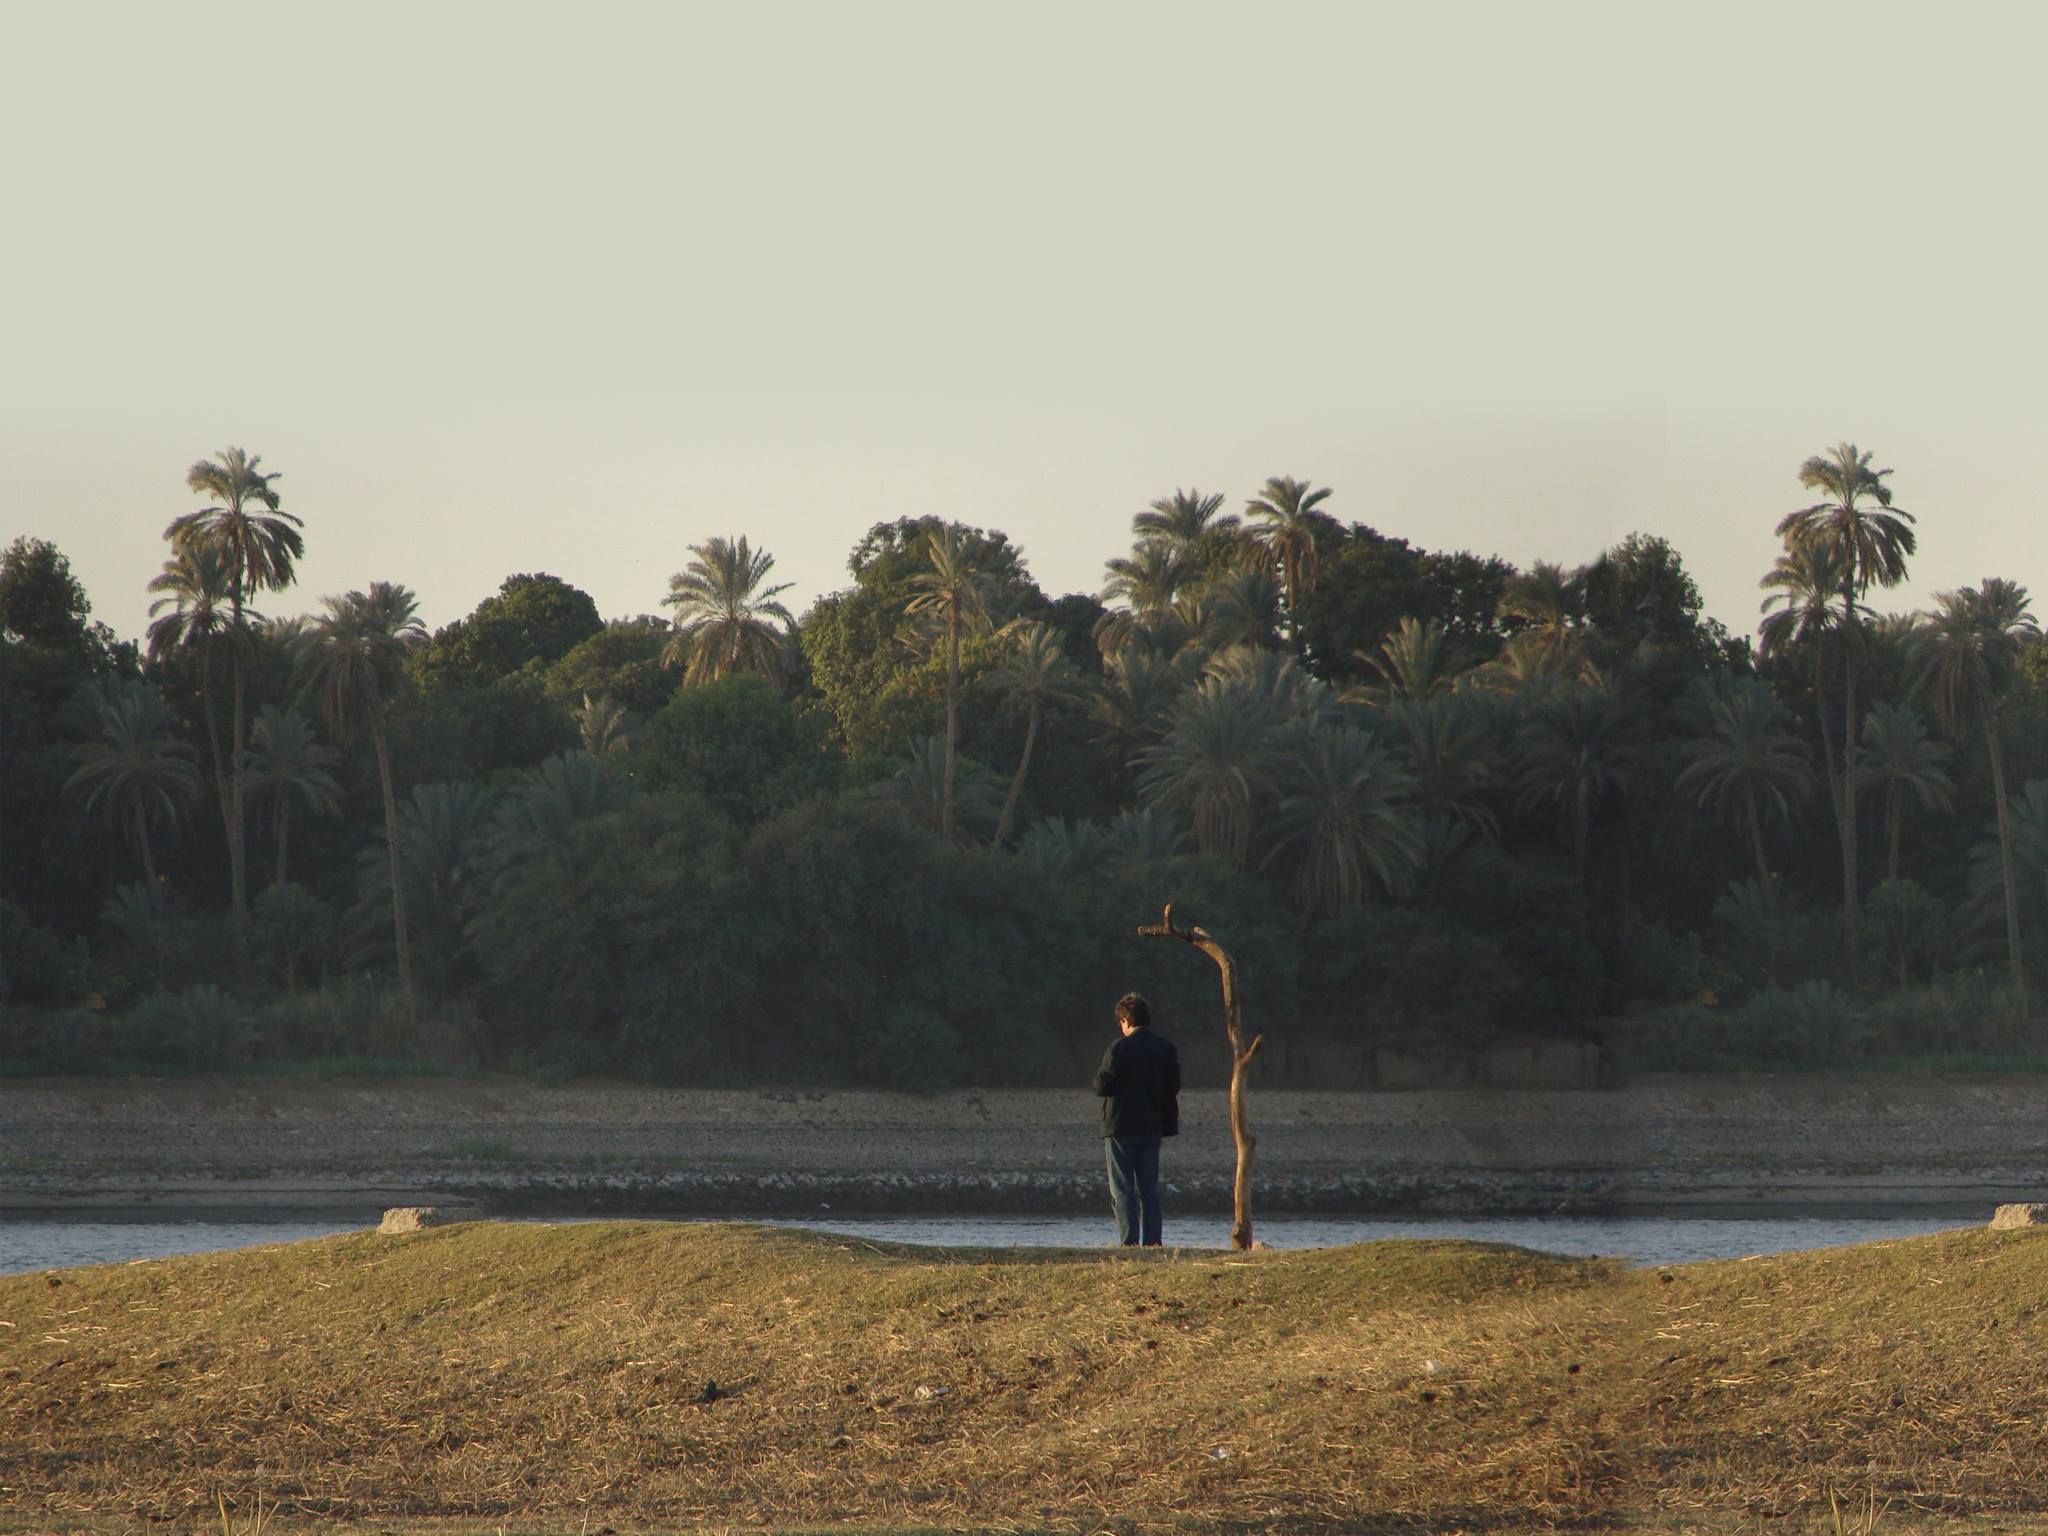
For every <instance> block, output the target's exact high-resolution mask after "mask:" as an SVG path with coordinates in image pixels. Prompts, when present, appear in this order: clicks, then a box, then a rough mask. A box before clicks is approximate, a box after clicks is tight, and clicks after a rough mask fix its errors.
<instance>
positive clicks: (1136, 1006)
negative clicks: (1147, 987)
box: [1116, 992, 1152, 1035]
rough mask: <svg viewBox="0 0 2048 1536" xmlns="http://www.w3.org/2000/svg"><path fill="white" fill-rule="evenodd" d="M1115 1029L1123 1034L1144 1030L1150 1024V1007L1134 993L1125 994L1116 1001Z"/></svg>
mask: <svg viewBox="0 0 2048 1536" xmlns="http://www.w3.org/2000/svg"><path fill="white" fill-rule="evenodd" d="M1116 1022H1117V1027H1118V1028H1120V1029H1122V1030H1123V1032H1124V1033H1125V1034H1127V1035H1128V1034H1130V1033H1131V1032H1132V1031H1133V1030H1139V1029H1146V1028H1149V1027H1150V1026H1151V1023H1152V1005H1151V1004H1150V1003H1148V1002H1146V1001H1145V999H1144V998H1143V997H1141V996H1139V995H1138V994H1137V993H1136V992H1126V993H1125V994H1124V995H1123V996H1122V997H1120V998H1118V999H1117V1000H1116Z"/></svg>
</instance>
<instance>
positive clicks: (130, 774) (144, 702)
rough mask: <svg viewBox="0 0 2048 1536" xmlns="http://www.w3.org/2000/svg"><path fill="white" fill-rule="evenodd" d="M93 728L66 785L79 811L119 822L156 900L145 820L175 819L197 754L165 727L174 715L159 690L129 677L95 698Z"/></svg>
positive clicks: (195, 782)
mask: <svg viewBox="0 0 2048 1536" xmlns="http://www.w3.org/2000/svg"><path fill="white" fill-rule="evenodd" d="M93 713H94V714H95V716H96V717H97V724H98V734H97V735H96V736H95V737H94V738H93V739H92V740H89V741H85V742H81V743H80V744H79V746H78V749H77V754H78V769H77V771H76V772H75V773H73V774H72V775H71V777H70V778H69V779H67V780H66V781H65V784H64V790H65V793H67V794H69V795H71V796H73V797H74V798H75V799H76V800H77V801H78V803H79V804H80V806H82V807H83V808H84V809H85V810H86V811H88V812H91V811H95V810H97V811H100V812H102V813H103V814H104V815H105V816H106V818H107V820H108V822H109V823H110V824H122V825H125V826H126V827H127V829H128V831H129V832H130V833H132V834H133V836H134V838H135V845H136V847H137V848H138V849H139V850H140V851H141V853H142V873H143V878H144V880H146V881H147V882H148V888H149V891H150V896H151V899H152V901H154V902H155V903H156V904H157V905H158V906H159V907H161V906H162V903H163V890H162V885H161V882H160V881H159V880H158V878H157V872H156V857H155V854H154V852H153V851H152V848H151V845H150V841H149V824H150V822H151V821H152V820H160V821H163V822H166V823H173V822H176V821H177V819H178V817H179V816H180V814H182V812H183V811H184V808H185V804H186V802H187V801H188V800H190V799H191V797H192V796H193V795H194V794H196V793H197V792H198V789H199V770H198V769H197V768H196V767H195V766H194V761H193V760H194V758H195V757H196V756H197V754H196V753H194V752H193V750H192V748H191V747H190V746H189V745H188V744H187V743H185V742H182V741H180V740H178V739H177V737H176V736H175V735H173V734H172V732H173V730H174V723H173V721H172V718H171V714H170V711H169V710H167V709H165V708H164V702H163V698H162V696H161V695H160V694H158V692H157V691H156V690H155V689H154V688H151V687H149V686H148V685H146V684H136V685H133V686H131V687H129V688H126V689H123V690H121V691H120V692H119V693H118V695H116V696H115V697H113V698H110V699H107V700H106V701H105V702H102V703H99V704H97V705H96V706H95V708H94V711H93Z"/></svg>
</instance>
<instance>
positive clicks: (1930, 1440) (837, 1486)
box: [0, 1222, 2048, 1532]
mask: <svg viewBox="0 0 2048 1536" xmlns="http://www.w3.org/2000/svg"><path fill="white" fill-rule="evenodd" d="M57 1278H58V1279H59V1280H60V1281H61V1283H59V1284H55V1285H52V1284H51V1283H50V1281H49V1279H48V1278H47V1277H45V1276H43V1275H28V1276H13V1277H6V1278H0V1324H5V1325H7V1326H0V1516H4V1517H6V1518H9V1519H11V1520H12V1521H14V1522H15V1523H16V1524H17V1525H18V1527H19V1528H22V1529H39V1528H44V1527H46V1526H47V1527H49V1528H64V1527H77V1526H88V1525H90V1526H95V1527H104V1528H110V1529H111V1528H120V1527H121V1526H122V1525H123V1524H125V1523H129V1522H152V1523H155V1522H165V1521H169V1522H173V1523H179V1524H190V1525H194V1526H202V1527H204V1526H208V1525H210V1527H211V1528H212V1529H216V1530H218V1529H219V1528H220V1524H219V1516H218V1512H217V1508H216V1501H217V1499H218V1498H219V1496H220V1495H221V1494H222V1493H223V1492H225V1493H226V1494H228V1495H229V1496H230V1497H231V1498H233V1499H236V1500H238V1501H240V1505H241V1507H243V1508H244V1509H246V1508H249V1507H253V1505H252V1501H253V1499H254V1498H255V1497H256V1496H257V1495H258V1494H260V1495H261V1496H262V1497H263V1499H264V1500H265V1502H266V1505H271V1504H274V1505H276V1506H277V1507H278V1509H279V1510H280V1511H281V1514H280V1516H279V1518H278V1520H277V1521H276V1522H274V1523H273V1524H272V1525H271V1527H270V1529H271V1530H272V1531H273V1532H279V1531H285V1530H291V1529H302V1528H303V1527H304V1525H305V1524H306V1523H308V1522H313V1523H321V1522H324V1521H327V1520H368V1519H376V1520H378V1521H380V1522H386V1523H389V1522H398V1523H416V1522H429V1523H432V1522H440V1521H445V1522H449V1523H450V1524H451V1525H462V1526H465V1527H472V1528H476V1529H482V1530H495V1529H498V1528H499V1526H500V1525H504V1526H506V1527H508V1528H510V1529H515V1530H517V1529H541V1530H549V1531H575V1530H579V1529H587V1530H588V1531H590V1532H596V1531H598V1530H600V1529H602V1528H604V1527H607V1526H609V1527H611V1528H612V1529H614V1530H618V1531H627V1530H650V1529H676V1528H698V1527H704V1526H721V1525H742V1526H747V1527H759V1526H764V1525H770V1524H774V1525H778V1526H837V1525H859V1526H866V1527H875V1528H888V1529H910V1528H935V1529H958V1528H977V1529H1000V1530H1013V1531H1015V1530H1025V1529H1046V1530H1076V1531H1091V1530H1096V1529H1099V1528H1102V1527H1104V1526H1111V1527H1117V1526H1122V1527H1125V1528H1131V1529H1136V1528H1140V1527H1142V1528H1143V1529H1146V1530H1152V1529H1160V1528H1206V1529H1214V1528H1220V1527H1254V1528H1269V1529H1287V1530H1295V1529H1300V1530H1309V1529H1328V1528H1343V1529H1406V1528H1420V1527H1428V1528H1432V1529H1448V1528H1451V1527H1461V1528H1464V1529H1467V1530H1478V1529H1508V1528H1515V1529H1520V1528H1531V1527H1550V1526H1558V1525H1567V1526H1574V1527H1584V1526H1589V1525H1603V1524H1612V1523H1636V1522H1641V1521H1648V1522H1651V1523H1654V1524H1657V1525H1659V1526H1668V1527H1669V1528H1671V1529H1674V1530H1676V1529H1682V1528H1686V1527H1687V1526H1688V1525H1689V1524H1690V1523H1692V1522H1694V1521H1699V1522H1701V1523H1704V1524H1709V1525H1717V1526H1724V1527H1726V1526H1728V1525H1729V1523H1730V1522H1743V1521H1747V1522H1748V1523H1749V1524H1751V1525H1752V1526H1753V1524H1754V1521H1755V1519H1756V1518H1757V1517H1762V1516H1785V1515H1793V1516H1798V1517H1800V1518H1801V1519H1802V1520H1803V1521H1807V1522H1812V1523H1815V1524H1816V1525H1817V1526H1819V1527H1822V1528H1824V1527H1825V1526H1826V1525H1827V1523H1828V1518H1829V1516H1828V1510H1829V1498H1830V1495H1831V1493H1832V1494H1836V1495H1839V1496H1840V1497H1841V1498H1842V1500H1843V1501H1844V1507H1853V1508H1856V1509H1863V1508H1866V1507H1873V1506H1869V1505H1867V1504H1866V1502H1865V1501H1866V1500H1867V1499H1870V1498H1874V1499H1875V1501H1876V1502H1877V1504H1879V1505H1884V1506H1887V1507H1888V1509H1889V1510H1891V1511H1893V1513H1891V1514H1889V1515H1887V1517H1886V1520H1885V1522H1884V1525H1885V1526H1890V1525H1894V1524H1896V1523H1897V1521H1898V1520H1899V1519H1900V1518H1901V1517H1906V1518H1918V1517H1921V1516H1963V1515H1969V1514H1973V1513H1978V1512H1984V1511H1999V1512H2003V1513H2006V1514H2008V1515H2012V1516H2018V1517H2022V1518H2024V1519H2028V1520H2031V1521H2033V1522H2035V1523H2036V1524H2039V1523H2041V1517H2043V1516H2044V1515H2048V1474H2044V1471H2043V1468H2044V1466H2048V1441H2044V1430H2043V1425H2044V1424H2048V1232H2041V1233H2033V1232H2021V1233H2001V1234H1995V1235H1994V1234H1989V1233H1957V1234H1948V1235H1942V1236H1937V1237H1931V1238H1923V1239H1915V1240H1910V1241H1906V1242H1897V1243H1886V1244H1878V1245H1873V1246H1868V1247H1863V1248H1855V1249H1840V1250H1832V1251H1825V1252H1819V1253H1813V1254H1803V1255H1789V1256H1783V1257H1778V1258H1771V1259H1763V1260H1755V1261H1747V1262H1743V1263H1729V1264H1710V1265H1697V1266H1687V1267H1682V1268H1675V1269H1669V1270H1664V1271H1656V1270H1638V1271H1631V1270H1625V1269H1622V1268H1620V1267H1618V1266H1616V1265H1613V1264H1611V1263H1607V1262H1604V1261H1595V1260H1573V1259H1560V1258H1554V1257H1549V1256H1545V1255H1540V1254H1534V1253H1529V1252H1526V1251H1523V1250H1520V1249H1513V1248H1506V1247H1498V1246H1490V1245H1480V1244H1469V1243H1451V1242H1420V1243H1418V1242H1383V1243H1373V1244H1367V1245H1362V1246H1359V1247H1354V1248H1346V1249H1333V1250H1324V1251H1318V1252H1305V1253H1274V1254H1266V1253H1259V1254H1253V1255H1249V1256H1231V1255H1225V1254H1214V1253H1208V1252H1203V1253H1199V1254H1196V1253H1179V1254H1168V1255H1166V1256H1163V1257H1157V1258H1151V1259H1144V1258H1131V1257H1125V1256H1123V1255H1122V1254H1119V1253H1115V1252H1108V1253H1098V1252H1064V1253H1061V1252H1050V1253H1049V1252H1043V1251H1038V1252H1014V1251H1013V1252H975V1251H966V1250H952V1251H935V1250H930V1249H908V1248H891V1247H889V1246H887V1245H879V1244H872V1243H865V1242H860V1241H857V1240H854V1239H848V1238H841V1237H833V1236H827V1235H819V1234H808V1233H801V1232H791V1231H781V1230H766V1229H758V1228H747V1227H737V1226H701V1225H671V1224H662V1223H636V1222H620V1223H605V1224H593V1225H577V1226H563V1227H540V1226H531V1225H498V1224H477V1225H470V1226H459V1227H454V1228H448V1229H444V1230H441V1231H437V1232H431V1233H425V1234H420V1235H418V1236H413V1237H405V1238H378V1237H375V1236H372V1235H369V1234H358V1235H348V1236H343V1237H338V1238H331V1239H324V1240H319V1241H314V1242H308V1243H299V1244H293V1245H289V1246H284V1247H277V1248H268V1249H258V1250H252V1251H244V1252H239V1253H232V1254H218V1255H206V1256H199V1257H193V1258H183V1259H167V1260H161V1261H152V1262H149V1263H142V1264H132V1265H125V1266H112V1267H104V1268H97V1269H90V1270H75V1271H67V1272H63V1273H62V1274H61V1275H60V1276H58V1277H57ZM294 1522H298V1523H297V1524H296V1525H295V1524H294ZM1881 1528H1882V1527H1881Z"/></svg>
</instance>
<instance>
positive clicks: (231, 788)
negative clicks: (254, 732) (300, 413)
mask: <svg viewBox="0 0 2048 1536" xmlns="http://www.w3.org/2000/svg"><path fill="white" fill-rule="evenodd" d="M262 463H263V460H262V458H261V457H260V456H258V455H256V454H251V453H245V452H243V450H241V449H240V448H224V449H222V450H221V451H220V452H219V453H217V454H215V455H214V456H213V457H212V458H210V459H201V460H200V461H199V462H198V463H196V464H194V465H193V466H192V467H191V468H190V469H189V470H187V471H186V473H185V484H186V486H187V487H188V488H189V489H190V490H191V491H192V492H193V493H194V494H195V495H199V496H205V497H209V498H211V500H210V502H209V504H208V505H207V506H204V507H202V508H200V509H199V510H197V511H195V512H185V513H182V514H180V515H179V516H177V517H175V518H173V519H171V523H170V526H169V527H168V528H166V529H165V530H164V537H165V538H166V539H168V540H169V541H170V543H171V546H172V549H173V550H174V551H175V550H176V549H177V548H178V547H179V546H181V545H186V544H194V545H202V546H207V547H209V548H211V549H212V550H213V551H214V552H215V553H216V554H217V555H218V556H219V558H220V559H221V561H222V563H223V564H224V565H225V566H226V568H227V600H228V633H229V635H230V637H231V643H230V646H229V650H228V660H229V664H230V669H231V675H232V677H233V684H234V700H235V702H234V720H233V724H232V726H231V728H230V730H229V734H228V757H229V769H228V812H229V814H228V871H229V889H230V909H231V910H232V912H233V913H234V918H235V922H236V924H237V925H240V924H241V923H242V922H244V921H246V920H247V918H248V916H249V896H248V889H249V887H248V874H247V869H248V826H247V821H246V817H245V816H244V814H243V805H244V802H245V785H244V778H245V773H246V768H247V760H248V730H247V713H248V663H249V651H250V643H249V635H248V628H249V626H250V624H251V623H252V622H254V620H255V619H256V618H257V615H256V614H255V613H254V611H253V610H251V609H250V608H249V599H250V598H252V597H253V596H255V594H257V593H258V592H263V591H271V592H281V591H283V590H284V589H285V588H286V587H288V586H290V585H291V584H292V562H293V561H295V560H298V559H299V558H301V557H302V556H303V555H304V554H305V552H306V541H305V539H304V538H303V537H302V536H301V535H300V533H299V529H300V528H301V527H303V526H304V524H303V523H302V521H301V520H300V519H299V518H298V517H296V516H294V515H293V514H292V513H290V512H287V511H285V510H284V509H283V506H282V504H281V502H280V500H279V497H278V494H277V490H276V488H275V487H274V486H273V484H272V482H273V481H275V480H277V479H278V478H280V477H279V476H278V474H277V473H276V472H275V471H273V472H271V473H268V474H266V473H264V471H263V469H262V467H261V466H262Z"/></svg>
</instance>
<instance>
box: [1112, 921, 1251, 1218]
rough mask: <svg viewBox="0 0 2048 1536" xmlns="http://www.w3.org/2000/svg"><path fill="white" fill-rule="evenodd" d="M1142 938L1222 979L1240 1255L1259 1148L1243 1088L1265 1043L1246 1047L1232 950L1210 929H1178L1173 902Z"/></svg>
mask: <svg viewBox="0 0 2048 1536" xmlns="http://www.w3.org/2000/svg"><path fill="white" fill-rule="evenodd" d="M1138 936H1139V937H1140V938H1145V939H1179V940H1180V941H1181V943H1183V944H1192V945H1193V946H1194V947H1195V948H1196V949H1199V950H1200V951H1201V952H1202V953H1203V954H1205V955H1207V956H1208V957H1209V958H1210V959H1211V960H1214V961H1215V962H1216V969H1217V971H1218V973H1219V974H1220V976H1221V978H1222V982H1223V1030H1224V1033H1225V1034H1227V1035H1228V1036H1229V1037H1230V1139H1231V1140H1232V1141H1233V1142H1235V1143H1236V1144H1237V1181H1236V1183H1235V1184H1234V1185H1233V1186H1232V1189H1231V1204H1232V1216H1231V1224H1230V1245H1231V1247H1233V1248H1237V1249H1240V1250H1242V1249H1248V1248H1250V1247H1251V1246H1252V1150H1253V1148H1255V1147H1256V1146H1258V1144H1259V1139H1258V1138H1257V1137H1256V1136H1254V1135H1253V1134H1252V1128H1251V1125H1250V1124H1249V1123H1248V1122H1247V1120H1246V1119H1245V1108H1244V1083H1245V1074H1246V1072H1247V1071H1248V1070H1249V1068H1250V1067H1251V1064H1252V1058H1253V1057H1254V1056H1256V1055H1258V1053H1259V1047H1260V1045H1262V1044H1264V1042H1265V1039H1266V1037H1265V1036H1264V1035H1253V1036H1252V1038H1251V1040H1250V1042H1249V1043H1247V1042H1246V1040H1245V1038H1244V1012H1243V1009H1242V1006H1241V1005H1240V1003H1239V1000H1238V994H1237V962H1236V961H1234V960H1232V959H1231V958H1230V951H1229V950H1227V949H1225V948H1224V947H1223V946H1222V945H1221V944H1218V943H1217V942H1216V941H1215V940H1214V939H1213V938H1211V937H1210V936H1209V931H1208V930H1207V929H1206V928H1178V927H1175V926H1174V921H1173V903H1172V902H1170V901H1169V902H1168V903H1167V904H1166V912H1165V914H1164V915H1163V916H1162V917H1161V918H1160V920H1159V921H1158V922H1157V923H1148V924H1146V925H1145V926H1144V927H1142V928H1140V929H1139V930H1138Z"/></svg>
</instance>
